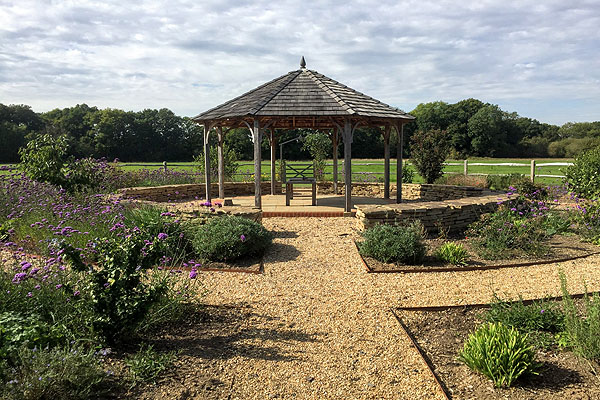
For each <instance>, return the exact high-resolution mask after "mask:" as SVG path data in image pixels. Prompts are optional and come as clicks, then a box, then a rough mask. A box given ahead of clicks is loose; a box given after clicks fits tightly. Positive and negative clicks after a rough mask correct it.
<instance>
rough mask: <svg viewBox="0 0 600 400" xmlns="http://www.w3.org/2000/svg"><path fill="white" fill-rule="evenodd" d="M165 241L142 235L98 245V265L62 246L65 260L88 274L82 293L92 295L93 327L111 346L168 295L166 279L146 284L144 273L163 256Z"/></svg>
mask: <svg viewBox="0 0 600 400" xmlns="http://www.w3.org/2000/svg"><path fill="white" fill-rule="evenodd" d="M164 246H165V244H164V242H163V241H161V240H158V239H157V240H154V241H153V242H150V241H148V240H147V239H145V236H144V235H142V233H141V232H135V231H133V232H131V233H130V234H129V235H128V236H127V237H124V238H120V237H119V238H110V239H105V240H102V241H100V242H99V243H97V244H96V250H97V253H98V260H97V262H98V265H97V266H93V265H88V264H85V263H83V262H82V260H81V255H80V251H79V250H77V249H75V248H73V247H72V246H70V245H68V244H63V245H62V250H63V251H64V254H65V259H66V260H68V261H69V262H70V263H71V265H72V267H73V269H74V270H75V271H79V272H84V271H88V276H87V279H86V281H85V282H84V283H83V287H82V292H86V293H89V294H90V297H91V300H90V303H91V307H92V309H93V310H94V313H93V318H94V319H93V321H92V325H93V327H94V329H95V330H96V331H97V332H99V333H101V334H102V335H103V336H104V337H105V338H106V339H107V340H108V341H109V342H110V343H114V342H118V341H120V340H122V339H124V338H127V337H128V336H129V334H131V333H133V332H135V330H136V328H137V326H138V324H139V323H140V322H141V321H142V320H143V319H144V318H145V316H146V315H147V314H148V312H149V310H150V309H151V308H152V306H153V305H154V304H156V303H158V302H159V301H160V300H161V298H163V297H164V296H165V295H166V294H167V292H168V284H167V282H168V281H167V280H166V279H157V280H154V281H152V284H148V283H146V282H145V272H146V270H148V269H149V268H151V267H153V266H154V265H156V264H157V263H158V261H159V258H160V256H162V255H163V254H164Z"/></svg>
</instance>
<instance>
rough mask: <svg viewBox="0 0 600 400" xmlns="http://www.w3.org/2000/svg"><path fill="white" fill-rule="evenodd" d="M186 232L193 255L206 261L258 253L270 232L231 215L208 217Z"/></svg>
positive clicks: (264, 249)
mask: <svg viewBox="0 0 600 400" xmlns="http://www.w3.org/2000/svg"><path fill="white" fill-rule="evenodd" d="M190 235H191V236H192V247H193V248H194V251H195V253H196V255H197V256H198V257H200V258H201V259H203V260H209V261H232V260H236V259H239V258H242V257H251V256H261V255H263V254H264V252H265V251H266V250H267V248H268V247H269V246H270V245H271V243H272V241H273V234H272V233H271V232H269V231H268V230H266V229H265V227H264V226H262V225H261V224H259V223H257V222H254V221H251V220H249V219H247V218H242V217H238V216H231V215H229V216H223V217H218V218H211V219H210V220H209V222H208V223H207V224H205V225H202V226H200V227H198V228H197V229H195V230H194V231H191V232H190Z"/></svg>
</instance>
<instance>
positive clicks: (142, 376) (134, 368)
mask: <svg viewBox="0 0 600 400" xmlns="http://www.w3.org/2000/svg"><path fill="white" fill-rule="evenodd" d="M174 361H175V352H165V353H161V352H158V351H156V350H154V348H153V347H152V345H147V346H146V345H142V346H141V347H140V349H139V351H138V352H137V353H135V354H133V355H132V356H131V357H128V358H127V359H126V360H125V364H126V365H127V367H129V379H130V380H131V383H132V385H136V384H138V383H140V382H152V383H156V380H157V378H158V377H159V376H160V374H161V373H163V372H165V371H167V370H168V369H169V368H171V366H172V365H173V362H174Z"/></svg>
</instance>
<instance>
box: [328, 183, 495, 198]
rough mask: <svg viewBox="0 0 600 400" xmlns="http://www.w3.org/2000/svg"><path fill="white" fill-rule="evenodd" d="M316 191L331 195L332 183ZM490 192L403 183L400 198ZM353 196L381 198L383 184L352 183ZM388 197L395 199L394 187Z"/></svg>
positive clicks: (342, 185)
mask: <svg viewBox="0 0 600 400" xmlns="http://www.w3.org/2000/svg"><path fill="white" fill-rule="evenodd" d="M338 190H339V192H340V194H344V193H345V186H344V184H343V183H341V182H340V183H338ZM318 191H319V193H320V194H329V193H333V183H332V182H319V184H318ZM491 193H492V192H491V191H490V190H488V189H483V188H478V187H473V186H451V185H436V184H418V183H405V184H403V185H402V198H404V199H406V200H421V201H442V200H455V199H462V198H464V197H477V196H484V195H489V194H491ZM352 195H353V196H364V197H381V198H383V183H353V184H352ZM390 195H391V196H392V197H395V195H396V185H395V184H394V185H390Z"/></svg>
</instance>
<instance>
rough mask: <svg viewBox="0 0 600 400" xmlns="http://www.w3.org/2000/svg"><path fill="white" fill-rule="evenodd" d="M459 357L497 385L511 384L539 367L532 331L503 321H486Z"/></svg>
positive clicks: (469, 339)
mask: <svg viewBox="0 0 600 400" xmlns="http://www.w3.org/2000/svg"><path fill="white" fill-rule="evenodd" d="M459 359H460V360H461V361H462V362H464V363H465V364H466V365H467V366H468V367H469V368H471V369H472V370H474V371H477V372H479V373H481V374H483V375H485V376H487V377H488V378H490V379H491V380H492V381H493V382H494V384H495V385H496V386H497V387H500V386H507V387H509V386H511V385H512V384H513V383H514V381H515V380H516V379H517V378H519V377H520V376H522V375H525V374H535V373H536V372H535V370H536V368H537V367H538V364H537V363H536V362H535V351H534V349H533V347H532V346H531V345H530V344H529V339H528V335H527V334H523V333H520V332H519V331H518V330H516V329H515V328H509V327H507V326H506V325H504V324H502V323H501V322H495V323H487V324H484V325H482V326H480V327H479V328H478V329H477V330H476V331H475V332H474V333H472V334H471V335H469V338H468V339H467V341H466V342H465V346H464V348H463V350H462V352H461V353H460V356H459Z"/></svg>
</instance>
